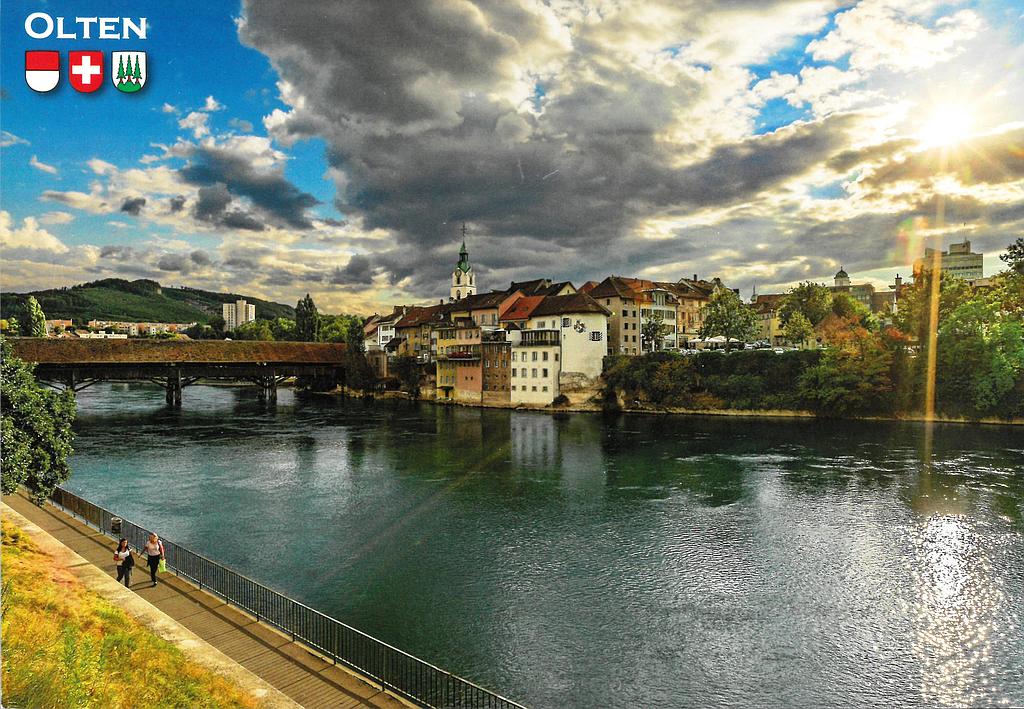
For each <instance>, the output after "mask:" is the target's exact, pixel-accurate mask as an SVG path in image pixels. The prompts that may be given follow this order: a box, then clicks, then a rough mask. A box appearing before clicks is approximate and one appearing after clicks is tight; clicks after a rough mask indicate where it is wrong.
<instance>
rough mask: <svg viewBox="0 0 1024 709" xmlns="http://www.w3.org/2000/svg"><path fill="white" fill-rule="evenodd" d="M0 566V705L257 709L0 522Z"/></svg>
mask: <svg viewBox="0 0 1024 709" xmlns="http://www.w3.org/2000/svg"><path fill="white" fill-rule="evenodd" d="M2 563H3V573H4V578H3V594H2V597H3V648H4V662H3V704H4V705H5V706H19V707H54V708H57V707H104V708H106V707H111V708H115V707H124V708H128V707H136V706H167V707H177V706H182V707H184V706H203V707H210V708H216V707H225V708H226V707H232V708H235V707H237V708H240V709H241V708H244V709H255V708H256V707H259V706H260V702H259V701H258V700H257V699H256V698H255V697H253V696H251V695H249V694H247V693H245V692H244V691H242V690H241V689H240V688H238V687H236V686H235V685H234V684H233V683H232V682H230V681H229V680H227V679H225V678H223V677H220V676H218V675H217V674H215V673H213V672H211V671H210V670H208V669H206V668H204V667H202V666H200V665H198V664H196V663H195V662H193V661H191V660H189V659H188V658H187V657H186V656H185V655H184V654H183V653H182V651H181V650H180V649H178V648H177V647H175V646H174V645H172V644H171V643H170V642H168V641H166V640H164V639H162V638H160V637H158V636H157V635H155V634H154V633H152V632H151V631H150V630H148V629H147V628H145V627H144V626H143V625H142V624H141V623H140V622H139V621H137V620H136V619H134V618H132V617H131V616H129V615H128V614H127V613H126V612H125V611H124V610H122V609H121V608H119V607H118V606H116V605H115V604H114V603H112V602H111V601H108V600H106V599H105V598H103V597H102V596H100V595H99V594H98V593H96V592H95V591H92V590H90V589H88V588H86V586H85V585H84V584H83V583H82V581H80V580H79V579H78V578H76V577H75V576H74V575H73V574H72V573H71V571H70V570H69V569H67V568H64V567H63V566H61V565H60V564H58V563H57V562H56V560H55V559H54V558H53V557H52V556H50V555H49V554H47V553H46V552H44V551H42V550H41V549H39V548H38V547H37V546H36V545H35V544H34V543H33V542H32V540H31V539H30V538H29V537H28V536H27V535H26V534H25V532H24V531H22V529H21V528H19V527H18V526H16V525H15V524H13V523H12V522H9V521H8V520H6V519H5V520H3V545H2Z"/></svg>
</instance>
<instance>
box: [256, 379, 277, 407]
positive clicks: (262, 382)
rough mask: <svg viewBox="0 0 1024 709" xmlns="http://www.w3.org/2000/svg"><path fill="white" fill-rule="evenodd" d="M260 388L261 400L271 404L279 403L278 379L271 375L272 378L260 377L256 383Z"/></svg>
mask: <svg viewBox="0 0 1024 709" xmlns="http://www.w3.org/2000/svg"><path fill="white" fill-rule="evenodd" d="M256 383H257V385H258V386H259V388H260V389H259V398H260V399H262V400H263V401H266V402H268V403H271V404H276V403H277V377H276V376H274V375H273V374H271V375H270V376H266V377H260V378H259V380H258V381H257V382H256Z"/></svg>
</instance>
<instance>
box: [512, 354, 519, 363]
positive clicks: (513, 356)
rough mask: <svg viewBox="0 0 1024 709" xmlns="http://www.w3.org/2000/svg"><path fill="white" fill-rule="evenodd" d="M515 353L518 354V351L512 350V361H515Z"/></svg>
mask: <svg viewBox="0 0 1024 709" xmlns="http://www.w3.org/2000/svg"><path fill="white" fill-rule="evenodd" d="M517 354H519V353H518V352H513V353H512V361H513V362H515V361H516V355H517Z"/></svg>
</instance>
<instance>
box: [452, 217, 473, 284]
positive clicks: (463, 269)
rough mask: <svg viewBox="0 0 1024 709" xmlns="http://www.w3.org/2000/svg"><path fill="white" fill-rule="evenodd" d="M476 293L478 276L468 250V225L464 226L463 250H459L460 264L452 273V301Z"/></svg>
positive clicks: (456, 265)
mask: <svg viewBox="0 0 1024 709" xmlns="http://www.w3.org/2000/svg"><path fill="white" fill-rule="evenodd" d="M475 293H476V276H474V275H473V267H472V266H470V265H469V252H468V251H467V250H466V225H465V224H463V225H462V248H461V249H459V262H458V263H457V264H455V270H454V271H452V289H451V299H452V300H462V299H463V298H465V297H466V296H469V295H473V294H475Z"/></svg>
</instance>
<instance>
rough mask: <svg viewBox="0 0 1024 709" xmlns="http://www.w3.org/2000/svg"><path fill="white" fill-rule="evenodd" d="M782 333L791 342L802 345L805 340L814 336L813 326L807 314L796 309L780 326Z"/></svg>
mask: <svg viewBox="0 0 1024 709" xmlns="http://www.w3.org/2000/svg"><path fill="white" fill-rule="evenodd" d="M782 334H783V335H784V336H785V337H786V340H787V341H789V342H790V343H792V344H796V345H803V343H805V342H806V341H807V340H809V339H811V338H812V337H814V327H813V326H812V325H811V321H810V320H808V319H807V316H806V315H804V314H803V313H801V312H800V311H797V312H795V313H793V314H791V315H790V316H789V320H788V321H787V322H786V324H785V325H783V326H782Z"/></svg>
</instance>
